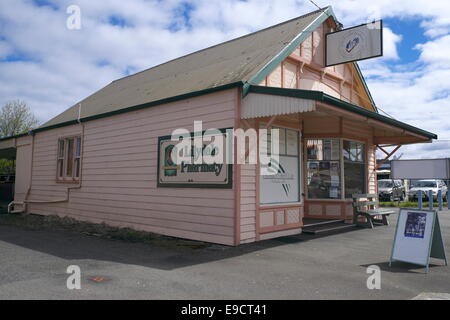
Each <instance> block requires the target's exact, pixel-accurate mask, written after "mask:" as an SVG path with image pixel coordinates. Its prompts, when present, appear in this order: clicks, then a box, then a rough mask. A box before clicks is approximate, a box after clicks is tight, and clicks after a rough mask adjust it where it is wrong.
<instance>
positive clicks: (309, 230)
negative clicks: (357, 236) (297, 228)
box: [302, 222, 356, 235]
mask: <svg viewBox="0 0 450 320" xmlns="http://www.w3.org/2000/svg"><path fill="white" fill-rule="evenodd" d="M354 227H356V224H346V223H344V222H334V223H329V224H322V225H316V226H307V227H304V228H303V229H302V233H306V234H313V235H314V234H319V233H325V232H332V231H344V230H348V229H353V228H354Z"/></svg>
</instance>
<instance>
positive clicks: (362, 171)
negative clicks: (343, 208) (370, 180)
mask: <svg viewBox="0 0 450 320" xmlns="http://www.w3.org/2000/svg"><path fill="white" fill-rule="evenodd" d="M365 150H366V148H365V146H364V144H363V143H360V142H355V141H348V140H344V142H343V149H342V152H343V159H344V185H345V198H351V197H352V194H355V193H359V194H361V193H366V163H365V153H366V152H365Z"/></svg>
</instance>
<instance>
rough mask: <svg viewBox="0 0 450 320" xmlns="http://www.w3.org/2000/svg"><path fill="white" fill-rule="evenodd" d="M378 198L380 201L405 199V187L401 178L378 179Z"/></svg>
mask: <svg viewBox="0 0 450 320" xmlns="http://www.w3.org/2000/svg"><path fill="white" fill-rule="evenodd" d="M378 199H379V200H380V201H395V200H400V201H403V200H405V187H404V186H403V183H402V181H401V180H392V179H381V180H378Z"/></svg>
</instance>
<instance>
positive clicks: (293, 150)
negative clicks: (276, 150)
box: [280, 130, 298, 156]
mask: <svg viewBox="0 0 450 320" xmlns="http://www.w3.org/2000/svg"><path fill="white" fill-rule="evenodd" d="M280 153H281V152H280ZM286 154H287V155H288V156H296V155H298V131H295V130H286Z"/></svg>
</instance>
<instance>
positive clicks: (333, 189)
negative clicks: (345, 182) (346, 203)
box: [330, 187, 338, 199]
mask: <svg viewBox="0 0 450 320" xmlns="http://www.w3.org/2000/svg"><path fill="white" fill-rule="evenodd" d="M337 197H338V188H337V187H330V198H333V199H336V198H337Z"/></svg>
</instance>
